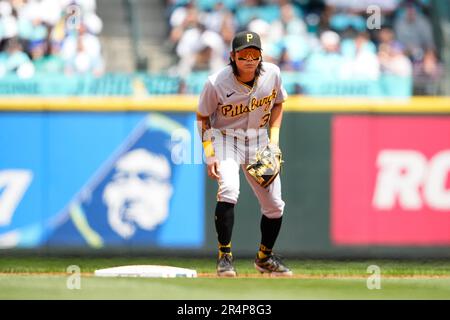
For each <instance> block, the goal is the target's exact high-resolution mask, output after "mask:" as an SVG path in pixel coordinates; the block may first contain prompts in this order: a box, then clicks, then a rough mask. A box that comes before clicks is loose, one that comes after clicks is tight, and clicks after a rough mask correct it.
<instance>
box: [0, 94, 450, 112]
mask: <svg viewBox="0 0 450 320" xmlns="http://www.w3.org/2000/svg"><path fill="white" fill-rule="evenodd" d="M197 103H198V96H187V95H164V96H154V97H152V96H148V97H64V98H59V97H55V98H44V97H39V98H38V97H26V98H24V97H21V98H17V97H8V98H6V97H2V98H0V111H36V112H39V111H61V112H69V111H85V112H90V111H92V112H96V111H105V112H106V111H175V112H177V111H178V112H186V111H191V112H195V111H196V109H197ZM284 109H285V111H291V112H383V113H384V112H388V113H389V112H395V113H450V97H413V98H411V99H392V98H343V97H332V98H314V97H305V96H290V97H289V98H288V100H287V101H286V103H285V104H284Z"/></svg>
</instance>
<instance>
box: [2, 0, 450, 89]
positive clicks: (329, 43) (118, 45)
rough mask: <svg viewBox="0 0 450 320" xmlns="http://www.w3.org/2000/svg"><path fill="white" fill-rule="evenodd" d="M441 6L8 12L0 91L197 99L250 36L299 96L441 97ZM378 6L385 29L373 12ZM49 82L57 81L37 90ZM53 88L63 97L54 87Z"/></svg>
mask: <svg viewBox="0 0 450 320" xmlns="http://www.w3.org/2000/svg"><path fill="white" fill-rule="evenodd" d="M436 3H437V2H432V1H427V0H371V1H365V0H360V1H341V0H196V1H195V0H149V1H145V0H124V1H120V0H97V1H96V0H58V1H52V0H8V1H6V0H3V1H0V37H1V42H0V91H1V92H3V94H27V92H28V91H27V90H26V89H24V88H34V89H33V90H30V91H29V92H28V93H29V94H30V95H33V94H36V92H37V94H42V95H47V94H62V93H63V92H97V94H107V95H111V94H117V95H123V94H127V93H129V94H133V92H134V91H135V88H134V87H135V84H136V83H140V85H141V86H143V87H144V88H145V90H146V91H147V93H148V94H173V93H188V94H198V93H199V91H200V90H201V88H202V85H203V83H204V81H205V79H206V77H207V75H208V74H210V73H212V72H214V71H216V70H219V69H220V68H222V67H223V66H225V65H226V64H227V63H228V55H229V50H230V42H231V39H232V38H233V36H234V34H235V33H236V32H239V31H241V30H247V29H248V30H252V31H255V32H258V33H259V34H260V35H261V37H262V41H263V47H264V51H263V55H264V60H265V61H270V62H273V63H275V64H277V65H278V66H280V68H281V70H282V74H283V80H284V83H285V86H286V88H287V90H288V92H289V93H291V94H306V95H335V94H342V95H352V96H353V95H363V96H399V97H405V96H406V97H407V96H411V95H413V94H416V95H439V94H444V93H445V92H447V91H446V88H448V86H447V87H446V86H445V85H443V83H445V82H444V80H445V77H446V74H448V72H445V62H446V61H448V60H449V59H446V57H447V55H448V54H447V53H446V52H448V49H447V47H448V44H447V43H445V34H443V32H444V33H445V32H446V31H445V30H442V29H445V24H444V22H445V21H448V16H450V14H448V15H447V14H446V8H447V7H445V8H439V9H438V8H437V4H436ZM373 4H376V5H377V6H378V7H377V8H379V9H380V10H381V11H380V19H378V20H379V21H378V20H376V19H375V20H374V19H371V18H373V17H371V15H373V14H374V12H375V11H370V10H369V11H368V7H369V6H370V5H373ZM439 5H440V6H442V4H439ZM375 13H376V12H375ZM375 18H376V17H375ZM446 19H447V20H446ZM370 21H372V22H373V21H375V22H379V25H372V26H370V25H369V24H370V23H371V22H370ZM436 21H442V23H441V24H440V23H439V22H436ZM442 26H444V28H443V27H442ZM447 64H448V63H447ZM42 74H44V75H49V74H51V75H52V76H51V77H47V76H46V77H41V78H40V79H39V81H38V80H37V77H38V76H39V75H42ZM67 77H77V78H78V79H77V80H76V81H74V80H67ZM57 78H59V80H57V81H61V83H63V85H61V88H60V89H58V90H56V89H55V88H52V85H51V83H52V81H56V80H55V79H57ZM91 78H92V80H91ZM47 79H49V80H47ZM117 79H121V80H117ZM25 80H26V81H25ZM42 81H44V82H48V84H43V83H41V82H42ZM92 81H93V82H92ZM107 81H112V82H111V85H105V83H106V82H107ZM91 82H92V83H97V82H98V83H103V85H99V86H97V85H96V84H94V85H92V83H91ZM447 83H448V80H447ZM123 84H127V85H128V86H129V87H128V88H126V89H124V87H123ZM75 85H78V86H79V87H78V89H77V88H72V86H75ZM83 87H89V88H91V89H86V90H85V89H82V90H80V89H79V88H83ZM116 87H117V88H120V89H118V91H117V92H116V93H114V92H113V91H114V90H112V89H105V90H104V88H116ZM92 88H103V89H100V90H97V89H92ZM447 93H448V92H447Z"/></svg>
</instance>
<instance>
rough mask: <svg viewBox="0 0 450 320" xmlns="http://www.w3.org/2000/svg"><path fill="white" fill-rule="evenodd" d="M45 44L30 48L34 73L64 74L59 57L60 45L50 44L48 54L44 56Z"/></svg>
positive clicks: (36, 44)
mask: <svg viewBox="0 0 450 320" xmlns="http://www.w3.org/2000/svg"><path fill="white" fill-rule="evenodd" d="M46 51H47V43H46V42H38V43H35V44H33V45H32V46H31V56H32V59H33V64H34V67H35V69H36V73H48V74H58V73H59V74H62V73H64V65H65V63H64V60H63V58H62V57H61V54H60V52H61V44H60V43H58V42H52V43H51V44H50V50H49V53H48V54H46Z"/></svg>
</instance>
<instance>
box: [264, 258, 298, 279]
mask: <svg viewBox="0 0 450 320" xmlns="http://www.w3.org/2000/svg"><path fill="white" fill-rule="evenodd" d="M255 268H256V270H258V271H259V272H261V273H269V274H270V275H271V276H274V277H291V276H292V271H291V270H290V269H289V268H288V267H287V266H286V265H285V264H284V263H283V262H282V261H281V258H280V256H278V255H275V254H270V255H269V256H267V257H266V258H263V259H259V258H258V255H257V256H256V259H255Z"/></svg>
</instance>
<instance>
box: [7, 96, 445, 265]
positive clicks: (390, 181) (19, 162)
mask: <svg viewBox="0 0 450 320" xmlns="http://www.w3.org/2000/svg"><path fill="white" fill-rule="evenodd" d="M196 101H197V98H196V97H194V96H192V97H181V96H172V97H171V96H168V97H167V96H164V97H155V98H140V99H138V98H132V99H126V98H93V99H92V98H85V99H83V98H74V99H69V98H53V99H19V98H13V99H0V109H1V110H2V112H1V113H0V150H1V156H0V246H1V247H3V248H4V249H14V248H32V249H33V248H48V249H49V250H52V249H55V248H59V249H61V247H62V248H71V249H79V248H81V249H82V250H89V251H90V250H99V249H100V250H103V251H108V250H112V249H115V248H122V249H124V250H129V251H131V250H135V249H142V250H147V248H149V249H148V250H151V251H160V252H164V251H165V250H169V249H175V250H178V249H180V250H184V249H185V248H188V249H189V252H192V253H209V252H213V251H215V250H216V240H215V230H214V222H213V212H214V205H215V192H216V185H215V183H214V182H213V181H211V180H209V179H207V178H206V175H205V168H204V165H202V164H200V162H201V158H200V160H199V154H198V153H197V152H198V150H201V148H200V149H199V142H198V141H194V140H192V139H191V138H192V137H196V128H195V122H194V119H195V105H196ZM285 111H286V113H285V116H284V122H283V128H282V130H281V148H282V150H283V151H284V159H285V161H286V162H285V166H284V169H283V172H282V181H283V182H282V183H283V196H284V199H285V201H286V211H285V218H284V224H283V229H282V231H281V234H280V237H279V241H278V243H277V249H278V251H281V252H282V253H284V254H288V255H298V256H320V257H322V256H323V257H327V256H333V257H344V256H367V255H377V256H417V255H419V256H422V257H423V256H430V257H431V256H433V257H448V256H449V254H448V252H449V250H448V249H449V247H450V176H449V173H450V99H449V98H420V97H419V98H413V99H411V100H386V99H379V100H376V99H371V100H367V99H338V98H327V99H315V98H306V97H301V96H293V97H291V98H290V99H289V101H288V102H287V103H286V105H285ZM180 146H182V147H180ZM186 146H188V148H186ZM174 148H175V149H174ZM174 150H175V151H174ZM186 150H188V151H189V152H187V153H186ZM174 155H176V156H175V157H174ZM200 157H201V155H200ZM189 161H190V162H193V163H194V164H187V162H189ZM150 162H151V163H152V165H148V164H149V163H150ZM179 163H182V164H179ZM155 168H157V170H155ZM241 188H242V189H241V195H240V200H239V203H238V205H237V207H236V218H235V229H234V235H233V247H234V251H235V252H236V253H237V254H253V253H254V251H255V249H256V247H257V245H258V242H259V237H260V235H259V216H260V213H259V209H258V205H257V202H256V199H255V197H254V196H253V194H252V192H251V190H250V188H249V187H248V186H247V184H246V182H245V179H241ZM149 194H151V196H150V197H148V195H149ZM139 199H141V200H139ZM155 200H157V201H155ZM133 203H138V205H136V204H133ZM124 207H126V208H127V210H129V211H128V213H124V211H123V210H124V209H123V208H124ZM130 208H131V209H130ZM149 208H151V209H149ZM121 210H122V211H121ZM149 210H152V211H153V212H159V214H156V215H153V216H152V217H150V216H148V215H146V214H145V212H148V211H149ZM141 213H142V214H141ZM124 216H127V218H126V219H125V218H123V217H124Z"/></svg>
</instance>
